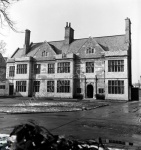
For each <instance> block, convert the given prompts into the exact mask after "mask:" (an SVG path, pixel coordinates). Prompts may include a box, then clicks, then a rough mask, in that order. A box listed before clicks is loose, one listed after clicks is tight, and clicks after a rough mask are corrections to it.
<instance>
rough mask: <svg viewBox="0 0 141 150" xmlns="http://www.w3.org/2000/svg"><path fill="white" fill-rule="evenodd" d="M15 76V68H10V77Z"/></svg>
mask: <svg viewBox="0 0 141 150" xmlns="http://www.w3.org/2000/svg"><path fill="white" fill-rule="evenodd" d="M14 76H15V66H9V77H14Z"/></svg>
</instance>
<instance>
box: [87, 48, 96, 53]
mask: <svg viewBox="0 0 141 150" xmlns="http://www.w3.org/2000/svg"><path fill="white" fill-rule="evenodd" d="M94 52H95V49H94V48H93V47H87V49H86V54H93V53H94Z"/></svg>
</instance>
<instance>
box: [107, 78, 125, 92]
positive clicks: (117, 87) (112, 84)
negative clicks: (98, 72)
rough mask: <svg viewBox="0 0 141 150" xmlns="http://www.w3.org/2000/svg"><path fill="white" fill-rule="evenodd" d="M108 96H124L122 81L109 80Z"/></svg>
mask: <svg viewBox="0 0 141 150" xmlns="http://www.w3.org/2000/svg"><path fill="white" fill-rule="evenodd" d="M108 94H124V80H109V81H108Z"/></svg>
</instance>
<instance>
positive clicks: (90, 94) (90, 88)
mask: <svg viewBox="0 0 141 150" xmlns="http://www.w3.org/2000/svg"><path fill="white" fill-rule="evenodd" d="M87 98H93V86H92V85H91V84H90V85H88V86H87Z"/></svg>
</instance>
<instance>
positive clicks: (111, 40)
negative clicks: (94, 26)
mask: <svg viewBox="0 0 141 150" xmlns="http://www.w3.org/2000/svg"><path fill="white" fill-rule="evenodd" d="M91 38H92V39H93V42H94V43H95V45H96V44H97V47H98V48H99V49H100V50H103V51H119V50H127V48H126V44H125V35H114V36H104V37H91ZM88 40H89V38H82V39H74V41H73V42H72V43H71V44H70V45H65V44H64V40H62V41H51V42H41V43H32V44H30V49H29V52H28V53H27V54H26V56H31V57H34V56H35V55H36V54H37V53H38V51H39V49H40V48H41V47H42V46H43V45H44V44H45V43H46V45H48V47H49V48H48V49H47V50H48V51H50V50H51V51H52V55H57V54H61V53H74V54H77V53H78V51H80V49H81V48H82V46H83V45H84V44H85V43H86V42H87V41H88ZM23 50H24V48H18V49H17V50H16V51H15V52H14V54H13V55H12V57H11V58H17V57H22V54H23Z"/></svg>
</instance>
